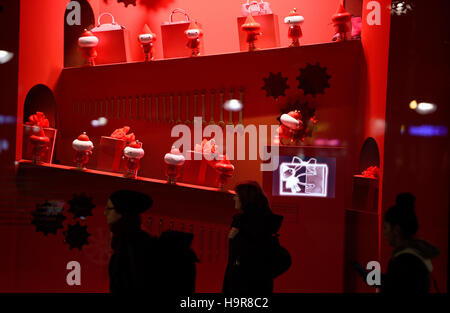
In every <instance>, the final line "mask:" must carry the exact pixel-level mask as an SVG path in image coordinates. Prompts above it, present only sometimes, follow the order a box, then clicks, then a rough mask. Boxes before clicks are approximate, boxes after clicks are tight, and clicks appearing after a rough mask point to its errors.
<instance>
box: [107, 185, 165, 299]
mask: <svg viewBox="0 0 450 313" xmlns="http://www.w3.org/2000/svg"><path fill="white" fill-rule="evenodd" d="M152 204H153V200H152V198H151V197H149V196H148V195H146V194H144V193H141V192H137V191H132V190H119V191H116V192H114V193H113V194H111V196H110V197H109V199H108V202H107V206H106V210H105V215H106V222H107V223H108V225H109V226H110V229H111V232H112V240H111V247H112V249H113V255H112V256H111V259H110V263H109V276H110V292H111V293H149V292H156V290H157V288H158V285H159V283H158V282H159V279H160V278H159V277H158V274H157V273H158V270H157V268H158V264H157V261H156V255H157V254H158V253H157V251H156V249H157V243H156V239H155V238H153V237H151V236H150V235H149V234H148V233H147V232H145V231H143V230H142V229H141V216H140V214H142V213H143V212H145V211H146V210H148V209H149V208H150V207H151V206H152Z"/></svg>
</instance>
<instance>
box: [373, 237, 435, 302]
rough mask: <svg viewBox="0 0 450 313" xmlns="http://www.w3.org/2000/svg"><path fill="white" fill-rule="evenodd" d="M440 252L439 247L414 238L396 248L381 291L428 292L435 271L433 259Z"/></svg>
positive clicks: (389, 292)
mask: <svg viewBox="0 0 450 313" xmlns="http://www.w3.org/2000/svg"><path fill="white" fill-rule="evenodd" d="M438 254H439V250H438V249H437V248H435V247H434V246H432V245H431V244H429V243H427V242H426V241H423V240H413V241H411V242H410V243H409V244H408V245H407V246H405V247H401V248H398V249H396V250H395V251H394V253H393V256H392V258H391V260H390V261H389V265H388V270H387V272H386V274H385V275H383V277H382V283H381V292H382V293H386V294H392V293H422V294H423V293H428V292H429V291H430V274H431V272H432V271H433V266H432V264H431V259H432V258H434V257H436V256H437V255H438Z"/></svg>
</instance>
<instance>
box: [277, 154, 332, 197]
mask: <svg viewBox="0 0 450 313" xmlns="http://www.w3.org/2000/svg"><path fill="white" fill-rule="evenodd" d="M294 159H298V160H300V161H301V162H302V163H306V162H311V160H312V162H313V164H309V163H308V165H314V166H315V167H321V168H324V180H323V181H322V192H321V193H306V186H307V184H306V181H305V183H301V184H302V185H305V192H303V193H295V192H284V191H283V181H285V180H283V179H282V172H284V171H282V169H284V168H286V169H288V168H291V169H294V171H295V172H297V170H299V169H300V168H301V167H303V166H305V164H302V163H292V162H284V163H281V164H280V167H279V172H278V177H279V179H280V182H279V195H280V196H300V197H322V198H326V197H327V194H328V164H325V163H323V164H322V163H316V162H317V160H316V159H314V158H310V159H309V160H308V161H303V160H302V159H300V158H299V157H297V156H295V157H293V158H292V160H294ZM293 165H294V166H295V167H294V168H292V167H288V166H293ZM303 174H304V175H306V172H305V173H303ZM300 175H302V174H300ZM300 175H299V176H300ZM291 190H292V189H291Z"/></svg>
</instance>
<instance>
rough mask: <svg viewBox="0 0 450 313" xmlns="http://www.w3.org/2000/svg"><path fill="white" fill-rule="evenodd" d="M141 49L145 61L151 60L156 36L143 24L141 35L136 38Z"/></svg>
mask: <svg viewBox="0 0 450 313" xmlns="http://www.w3.org/2000/svg"><path fill="white" fill-rule="evenodd" d="M138 40H139V42H140V43H141V47H142V48H143V49H144V55H145V61H146V62H147V61H149V60H153V51H152V48H153V43H154V42H155V41H156V34H155V33H153V32H152V31H151V30H150V28H149V27H148V25H147V24H145V26H144V29H143V31H142V34H140V35H139V36H138Z"/></svg>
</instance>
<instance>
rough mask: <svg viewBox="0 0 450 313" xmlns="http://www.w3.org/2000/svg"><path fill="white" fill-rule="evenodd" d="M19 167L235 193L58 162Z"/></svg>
mask: <svg viewBox="0 0 450 313" xmlns="http://www.w3.org/2000/svg"><path fill="white" fill-rule="evenodd" d="M20 167H29V168H39V167H41V168H48V169H55V170H61V171H64V172H65V173H79V174H85V175H86V176H92V175H94V176H96V175H102V176H110V177H115V178H118V179H123V180H126V181H140V182H148V183H155V184H163V185H167V186H170V187H175V188H191V189H200V190H204V191H213V192H221V193H230V194H235V192H234V191H232V190H225V191H221V190H219V189H218V188H213V187H206V186H200V185H192V184H184V183H176V184H168V183H167V181H165V180H160V179H154V178H147V177H139V176H138V177H137V178H136V179H132V178H128V177H124V176H123V175H122V174H120V173H111V172H105V171H98V170H93V169H85V170H79V169H77V168H76V167H71V166H66V165H59V164H49V163H41V164H34V163H33V162H31V161H29V160H20V161H19V168H20Z"/></svg>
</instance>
